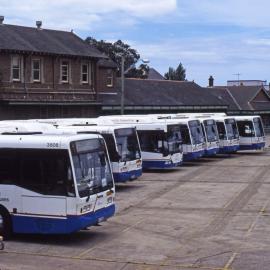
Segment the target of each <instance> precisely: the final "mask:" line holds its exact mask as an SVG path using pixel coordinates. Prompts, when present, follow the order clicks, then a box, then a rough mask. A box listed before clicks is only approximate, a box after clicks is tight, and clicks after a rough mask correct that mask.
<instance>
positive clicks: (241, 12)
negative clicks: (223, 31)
mask: <svg viewBox="0 0 270 270" xmlns="http://www.w3.org/2000/svg"><path fill="white" fill-rule="evenodd" d="M269 9H270V1H269V0H260V1H255V0H225V1H224V0H223V1H221V0H203V1H199V0H186V1H183V2H182V5H181V8H180V12H181V16H182V17H183V19H184V20H187V21H196V22H200V23H216V24H230V25H238V26H247V27H250V26H252V27H267V28H268V27H269Z"/></svg>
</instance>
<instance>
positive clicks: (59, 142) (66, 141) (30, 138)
mask: <svg viewBox="0 0 270 270" xmlns="http://www.w3.org/2000/svg"><path fill="white" fill-rule="evenodd" d="M97 138H102V136H101V135H97V134H66V135H44V134H40V135H0V148H28V149H51V150H53V149H54V150H55V149H68V148H69V145H70V143H71V142H73V141H81V140H89V139H97Z"/></svg>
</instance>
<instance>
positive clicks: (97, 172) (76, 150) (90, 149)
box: [71, 139, 113, 197]
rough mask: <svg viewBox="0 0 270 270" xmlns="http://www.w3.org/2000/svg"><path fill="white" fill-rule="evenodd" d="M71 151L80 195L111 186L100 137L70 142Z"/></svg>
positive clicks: (106, 158)
mask: <svg viewBox="0 0 270 270" xmlns="http://www.w3.org/2000/svg"><path fill="white" fill-rule="evenodd" d="M71 152H72V159H73V166H74V170H75V177H76V183H77V188H78V192H79V196H80V197H86V196H89V195H92V194H96V193H99V192H102V191H105V190H108V189H110V188H112V187H113V179H112V175H111V168H110V165H109V160H108V157H107V155H106V147H105V144H104V141H103V140H102V139H90V140H82V141H76V142H72V143H71Z"/></svg>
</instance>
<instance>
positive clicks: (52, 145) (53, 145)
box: [47, 143, 59, 148]
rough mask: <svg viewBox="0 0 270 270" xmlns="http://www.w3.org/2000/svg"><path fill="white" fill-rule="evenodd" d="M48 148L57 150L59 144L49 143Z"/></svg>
mask: <svg viewBox="0 0 270 270" xmlns="http://www.w3.org/2000/svg"><path fill="white" fill-rule="evenodd" d="M47 147H49V148H56V147H59V143H47Z"/></svg>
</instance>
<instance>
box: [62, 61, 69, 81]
mask: <svg viewBox="0 0 270 270" xmlns="http://www.w3.org/2000/svg"><path fill="white" fill-rule="evenodd" d="M61 81H62V82H63V83H68V82H69V62H68V61H62V64H61Z"/></svg>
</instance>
